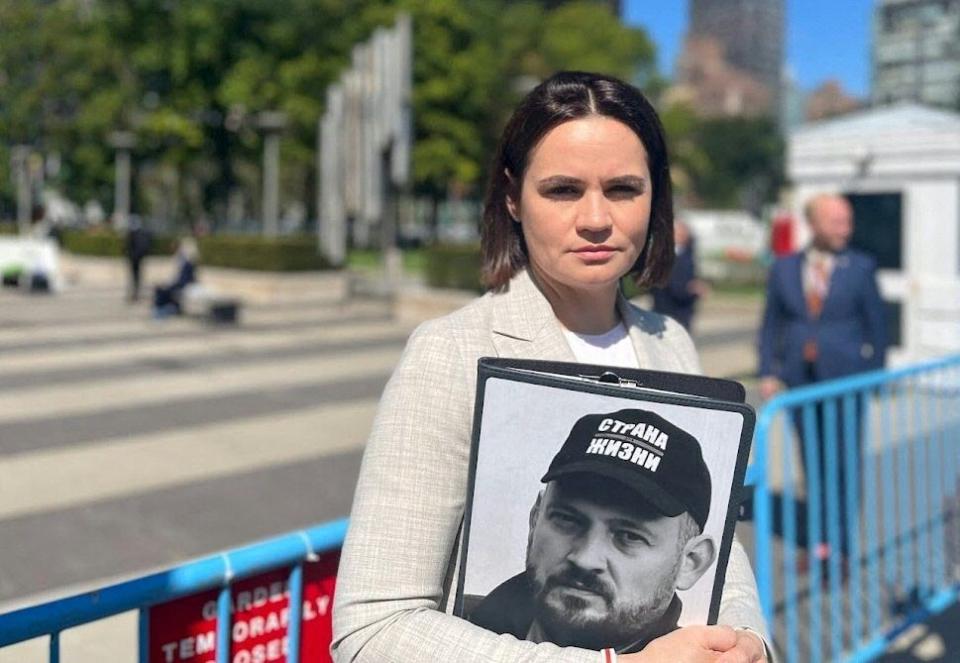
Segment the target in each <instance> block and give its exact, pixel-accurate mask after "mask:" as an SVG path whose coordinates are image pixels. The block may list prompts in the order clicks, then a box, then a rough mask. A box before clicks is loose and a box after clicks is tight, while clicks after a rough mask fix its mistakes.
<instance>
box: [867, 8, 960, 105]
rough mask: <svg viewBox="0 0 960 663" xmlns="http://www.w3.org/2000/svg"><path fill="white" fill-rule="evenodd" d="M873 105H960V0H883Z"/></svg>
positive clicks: (876, 20)
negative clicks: (899, 102)
mask: <svg viewBox="0 0 960 663" xmlns="http://www.w3.org/2000/svg"><path fill="white" fill-rule="evenodd" d="M872 65H873V67H872V69H873V72H872V74H873V81H872V86H871V92H870V98H871V101H872V102H873V103H874V104H875V105H880V104H888V103H892V102H895V101H903V100H911V101H917V102H920V103H925V104H931V105H935V106H947V107H952V108H956V107H957V105H958V104H960V0H879V1H878V2H877V3H876V5H875V8H874V14H873V57H872Z"/></svg>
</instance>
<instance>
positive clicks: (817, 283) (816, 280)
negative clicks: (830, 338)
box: [803, 257, 830, 362]
mask: <svg viewBox="0 0 960 663" xmlns="http://www.w3.org/2000/svg"><path fill="white" fill-rule="evenodd" d="M810 268H811V275H812V277H813V278H811V279H810V284H809V287H808V289H807V311H808V312H809V313H810V317H811V318H813V319H817V318H819V317H820V314H821V313H822V312H823V300H824V299H826V298H827V287H828V286H829V284H830V280H829V279H830V275H829V274H828V273H827V261H826V260H825V259H823V258H821V257H816V258H813V259H812V261H811V263H810ZM803 359H804V361H807V362H813V361H816V359H817V342H816V341H815V340H813V339H810V340H808V341H807V342H806V343H804V344H803Z"/></svg>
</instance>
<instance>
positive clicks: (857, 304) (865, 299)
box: [759, 194, 887, 559]
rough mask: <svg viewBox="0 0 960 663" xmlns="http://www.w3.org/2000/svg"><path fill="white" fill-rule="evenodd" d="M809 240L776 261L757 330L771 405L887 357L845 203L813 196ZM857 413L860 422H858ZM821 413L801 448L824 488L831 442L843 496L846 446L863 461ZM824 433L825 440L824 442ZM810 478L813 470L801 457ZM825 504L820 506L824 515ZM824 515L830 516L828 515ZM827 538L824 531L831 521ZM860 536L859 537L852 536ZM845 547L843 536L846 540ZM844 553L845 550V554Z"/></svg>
mask: <svg viewBox="0 0 960 663" xmlns="http://www.w3.org/2000/svg"><path fill="white" fill-rule="evenodd" d="M804 214H805V216H806V218H807V223H808V224H809V227H810V231H811V233H812V238H811V242H810V245H809V246H808V247H807V248H806V249H805V250H803V251H800V252H797V253H793V254H790V255H788V256H785V257H783V258H779V259H777V261H776V262H775V263H774V264H773V266H772V267H771V269H770V274H769V277H768V280H767V298H766V305H765V308H764V313H763V322H762V325H761V328H760V338H759V354H760V371H759V372H760V394H761V396H762V397H763V398H764V399H767V398H770V397H772V396H773V395H774V394H776V393H777V392H778V391H780V390H781V389H783V388H784V387H785V386H786V387H798V386H801V385H806V384H811V383H814V382H820V381H822V380H830V379H834V378H840V377H843V376H846V375H850V374H852V373H858V372H862V371H868V370H872V369H877V368H882V367H883V364H884V355H885V353H886V347H887V342H886V330H885V322H884V308H883V301H882V299H881V298H880V293H879V290H878V289H877V278H876V262H875V261H874V259H873V258H871V257H870V256H868V255H866V254H864V253H861V252H860V251H856V250H853V249H850V248H848V246H847V245H848V243H849V241H850V237H851V235H852V234H853V209H852V208H851V206H850V203H849V202H848V201H847V200H846V199H845V198H844V197H842V196H839V195H832V194H821V195H817V196H814V197H813V198H812V199H811V200H810V201H809V202H808V203H807V205H806V207H805V208H804ZM860 413H861V409H860V408H859V407H858V408H857V415H858V416H857V420H858V421H859V420H860V419H861V417H860V416H859V414H860ZM823 419H824V417H823V407H822V405H821V406H818V407H816V408H815V421H816V422H817V423H816V430H815V431H806V430H805V426H804V422H803V420H802V417H801V416H800V415H799V414H797V416H795V417H794V424H795V426H796V429H797V431H798V433H799V435H800V437H801V439H802V440H803V444H804V448H806V445H807V444H810V441H811V438H813V437H815V438H816V442H817V451H818V458H819V467H818V468H817V472H818V477H819V479H820V486H821V487H823V486H825V485H826V483H825V476H824V464H825V450H826V437H827V436H828V434H833V435H834V436H835V438H836V439H837V442H838V447H837V448H838V453H839V457H838V458H837V467H838V478H839V490H838V495H840V496H841V500H842V499H843V496H844V495H845V491H846V488H845V486H846V477H847V475H848V470H847V468H846V467H845V459H846V454H845V453H844V449H845V447H846V445H847V444H854V445H856V447H855V457H856V459H857V464H858V465H859V463H860V458H861V455H862V440H861V439H860V437H861V436H860V435H859V433H857V434H856V435H855V439H854V440H847V439H845V438H846V436H845V435H844V430H843V426H842V425H839V422H842V416H841V414H840V412H838V416H837V419H838V426H837V428H836V429H835V430H834V431H825V430H824V426H823ZM825 433H826V434H825ZM801 458H802V459H803V463H804V471H805V472H806V473H807V476H808V477H809V476H810V472H811V471H812V469H813V468H810V467H809V466H808V465H807V455H806V453H803V454H801ZM825 502H826V500H825V499H821V504H823V505H824V507H826V504H825ZM839 513H840V531H841V532H842V533H843V532H845V531H846V523H847V520H846V510H845V509H843V508H840V509H839ZM823 514H824V515H825V514H826V511H825V509H824V511H823ZM821 523H824V527H823V529H822V531H824V532H825V531H826V526H825V524H826V523H827V520H826V518H822V519H821ZM853 535H854V536H856V535H857V533H856V532H854V533H853ZM841 538H842V539H844V544H845V536H842V537H841ZM810 545H813V546H815V550H814V552H815V554H816V556H817V557H818V558H819V559H825V558H826V557H827V556H829V554H830V550H829V546H827V545H826V543H825V539H822V540H821V541H818V542H808V546H810ZM843 548H844V551H845V549H846V547H845V545H844V546H843Z"/></svg>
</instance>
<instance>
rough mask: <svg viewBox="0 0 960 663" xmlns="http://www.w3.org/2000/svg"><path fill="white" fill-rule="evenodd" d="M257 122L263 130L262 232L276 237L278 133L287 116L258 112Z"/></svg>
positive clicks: (278, 178) (277, 224) (281, 129)
mask: <svg viewBox="0 0 960 663" xmlns="http://www.w3.org/2000/svg"><path fill="white" fill-rule="evenodd" d="M257 124H258V126H259V127H260V129H261V130H262V131H263V234H264V235H265V236H266V237H276V236H277V235H278V234H279V226H280V223H279V218H280V134H281V132H282V131H283V128H284V127H285V126H286V124H287V116H286V114H284V113H281V112H278V111H264V112H262V113H260V114H259V116H258V118H257Z"/></svg>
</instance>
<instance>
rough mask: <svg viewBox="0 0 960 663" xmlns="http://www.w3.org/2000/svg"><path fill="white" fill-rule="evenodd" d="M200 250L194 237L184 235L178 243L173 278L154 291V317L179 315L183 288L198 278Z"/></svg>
mask: <svg viewBox="0 0 960 663" xmlns="http://www.w3.org/2000/svg"><path fill="white" fill-rule="evenodd" d="M199 255H200V252H199V251H198V250H197V242H196V240H194V239H193V238H192V237H184V238H183V239H181V240H180V242H179V244H178V245H177V252H176V254H174V259H175V262H176V268H175V272H174V276H173V280H172V281H170V283H168V284H167V285H160V286H157V287H156V288H154V291H153V314H154V317H157V318H164V317H167V316H169V315H178V314H179V313H180V310H181V304H182V301H181V300H182V296H183V289H184V288H186V287H187V286H188V285H190V284H191V283H195V282H196V280H197V260H198V259H199Z"/></svg>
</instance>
